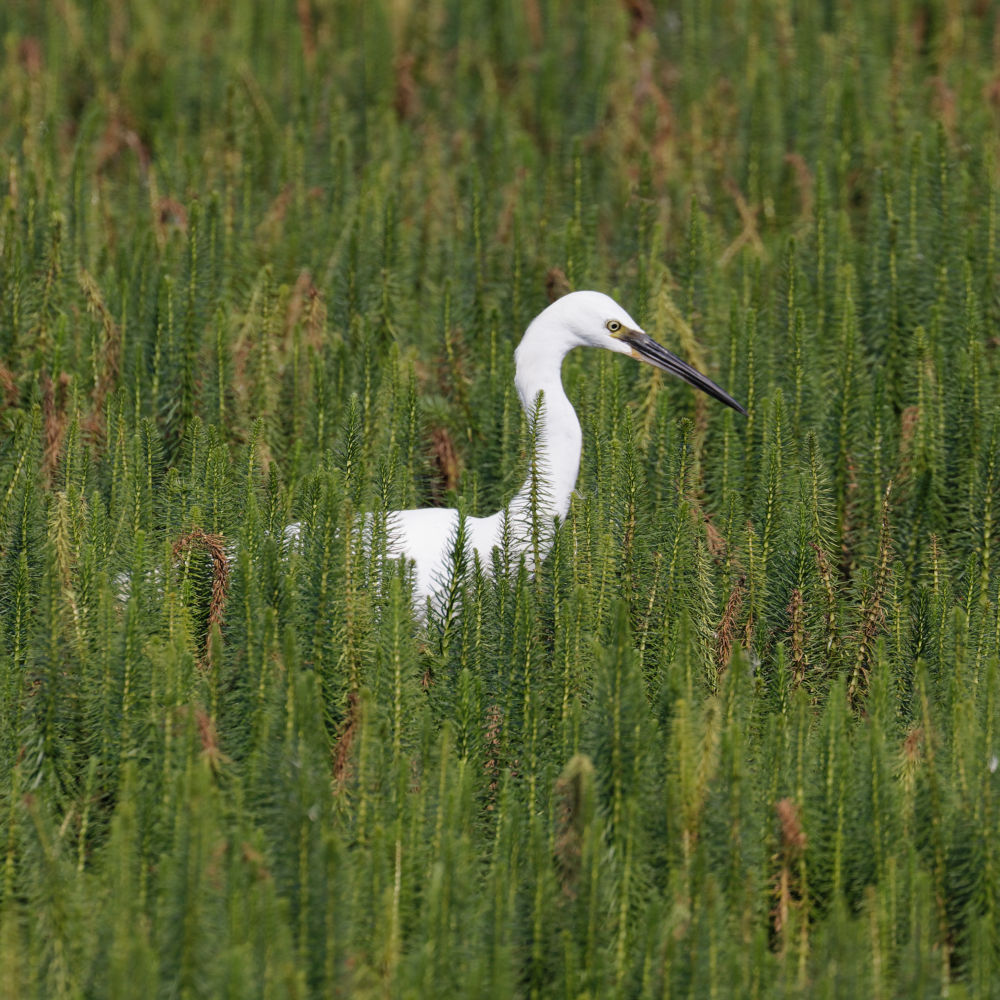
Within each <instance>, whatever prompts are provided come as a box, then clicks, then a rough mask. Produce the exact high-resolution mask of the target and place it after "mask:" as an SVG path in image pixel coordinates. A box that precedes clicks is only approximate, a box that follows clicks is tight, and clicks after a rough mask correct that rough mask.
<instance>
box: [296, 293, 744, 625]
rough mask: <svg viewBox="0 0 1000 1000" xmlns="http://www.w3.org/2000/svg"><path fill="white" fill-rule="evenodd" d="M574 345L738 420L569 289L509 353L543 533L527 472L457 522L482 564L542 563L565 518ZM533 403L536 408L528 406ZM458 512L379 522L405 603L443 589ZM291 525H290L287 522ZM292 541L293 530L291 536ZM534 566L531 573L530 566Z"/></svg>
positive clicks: (590, 299)
mask: <svg viewBox="0 0 1000 1000" xmlns="http://www.w3.org/2000/svg"><path fill="white" fill-rule="evenodd" d="M574 347H603V348H604V349H605V350H608V351H615V352H616V353H618V354H627V355H629V356H630V357H633V358H636V359H637V360H639V361H645V362H646V363H647V364H650V365H653V366H654V367H656V368H662V369H663V370H664V371H667V372H670V373H671V374H672V375H677V376H679V377H680V378H682V379H684V380H685V381H686V382H689V383H690V384H691V385H693V386H696V387H697V388H699V389H701V390H703V391H704V392H707V393H708V394H709V395H710V396H714V397H715V398H716V399H718V400H720V401H721V402H723V403H725V404H726V405H727V406H731V407H732V408H733V409H734V410H737V411H738V412H740V413H742V414H743V415H744V416H745V415H746V410H744V409H743V407H742V406H740V404H739V403H737V402H736V400H734V399H733V398H732V397H731V396H730V395H729V394H728V393H726V392H725V391H724V390H723V389H721V388H720V387H719V386H717V385H716V384H715V383H714V382H713V381H712V380H711V379H709V378H707V377H706V376H704V375H702V374H701V373H700V372H699V371H697V370H696V369H694V368H692V367H691V366H690V365H689V364H687V362H685V361H682V360H681V359H680V358H678V357H677V356H676V355H674V354H671V353H670V351H668V350H666V349H665V348H663V347H661V346H660V345H659V344H658V343H657V342H656V341H655V340H653V338H652V337H650V336H649V335H648V334H647V333H645V332H643V330H642V329H640V327H639V324H638V323H636V321H635V320H634V319H632V317H631V316H629V314H628V313H627V312H626V311H625V310H624V309H623V308H622V307H621V306H620V305H618V303H617V302H615V301H614V299H612V298H610V297H609V296H607V295H604V294H602V293H601V292H571V293H570V294H569V295H565V296H563V297H562V298H561V299H557V300H556V301H555V302H553V303H552V305H550V306H549V307H548V308H547V309H545V310H544V311H543V312H541V313H539V315H538V316H536V317H535V319H534V320H532V322H531V324H530V325H529V326H528V329H527V330H526V331H525V334H524V336H523V337H522V338H521V343H520V344H518V346H517V350H516V351H515V353H514V361H515V374H514V384H515V386H516V388H517V394H518V396H519V397H520V399H521V406H522V407H523V408H524V411H525V413H526V414H528V415H529V418H530V416H531V415H532V414H537V417H536V419H537V424H536V426H535V428H534V430H535V442H536V443H535V448H536V452H535V466H536V469H537V470H540V475H541V478H542V481H543V485H544V488H543V489H542V490H541V491H539V490H538V486H537V480H538V474H537V473H536V476H535V481H536V482H535V489H534V493H535V495H536V507H535V512H534V516H535V523H536V525H542V526H544V528H545V530H544V531H543V532H542V533H541V537H539V532H538V531H537V529H536V531H535V538H534V539H533V538H532V533H531V522H532V510H531V495H532V492H533V491H532V477H531V474H530V473H529V476H528V479H527V480H526V481H525V484H524V486H522V487H521V489H520V490H519V491H518V493H517V495H516V496H515V497H514V498H513V499H512V500H511V502H510V504H509V506H508V507H507V508H506V509H505V510H501V511H497V513H495V514H491V515H489V517H466V519H465V538H466V551H467V555H468V556H469V558H470V560H471V558H472V554H473V553H476V554H478V556H479V559H480V560H481V562H482V565H483V566H484V567H486V568H489V567H490V566H491V565H492V559H491V556H492V552H493V549H494V547H496V546H500V545H501V544H502V542H503V540H504V534H505V526H506V533H507V540H508V546H509V547H508V551H509V552H510V554H511V555H512V556H513V558H514V559H515V560H517V559H519V558H520V557H521V556H522V555H524V556H526V557H529V558H532V559H534V558H536V557H537V558H540V559H544V558H545V555H546V554H547V552H548V550H549V548H550V547H551V543H552V532H551V528H552V525H553V522H554V521H555V519H556V518H558V519H559V520H560V521H563V520H565V518H566V515H567V513H568V512H569V504H570V497H571V496H572V494H573V489H574V487H575V486H576V477H577V473H578V472H579V469H580V451H581V445H582V434H581V431H580V421H579V420H578V419H577V416H576V411H575V410H574V409H573V405H572V404H571V403H570V401H569V398H568V397H567V396H566V393H565V391H564V390H563V385H562V377H561V368H562V361H563V358H564V357H565V356H566V355H567V354H568V353H569V352H570V351H571V350H572V349H573V348H574ZM539 394H541V397H540V405H539V406H538V408H537V409H536V401H538V400H539ZM458 527H459V513H458V511H457V510H453V509H445V508H440V507H424V508H420V509H417V510H396V511H391V512H390V513H389V514H388V516H387V520H386V555H387V556H389V557H391V558H405V559H408V560H410V561H411V562H412V563H413V570H414V573H413V589H414V601H415V603H416V604H417V606H418V607H422V606H423V605H424V603H425V601H426V599H427V598H431V599H432V600H433V598H434V596H435V595H436V594H438V595H439V594H440V593H441V591H442V590H443V588H444V587H445V586H446V585H447V582H448V577H449V575H450V573H451V569H452V563H453V560H452V553H453V551H454V545H455V540H456V538H457V535H458ZM292 528H293V529H294V528H297V526H295V525H293V526H292ZM293 534H295V535H297V534H298V532H297V531H294V532H293ZM532 568H533V567H532Z"/></svg>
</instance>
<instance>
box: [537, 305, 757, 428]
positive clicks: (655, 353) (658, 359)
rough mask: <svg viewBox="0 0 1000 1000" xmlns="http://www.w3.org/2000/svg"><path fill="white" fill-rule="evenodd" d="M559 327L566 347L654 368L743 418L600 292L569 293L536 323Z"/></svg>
mask: <svg viewBox="0 0 1000 1000" xmlns="http://www.w3.org/2000/svg"><path fill="white" fill-rule="evenodd" d="M539 321H543V322H545V323H546V324H548V323H551V324H552V326H553V328H556V327H557V326H561V327H562V328H563V330H565V331H566V333H567V334H568V336H569V337H570V338H571V343H570V344H569V345H568V346H573V347H576V346H581V347H603V348H604V349H605V350H608V351H614V352H615V353H617V354H627V355H629V356H630V357H633V358H635V359H636V360H637V361H643V362H645V363H646V364H648V365H652V366H653V367H654V368H660V369H662V370H663V371H665V372H669V373H670V374H671V375H676V376H677V377H678V378H681V379H683V380H684V381H685V382H687V383H688V384H689V385H693V386H694V387H695V388H697V389H701V390H702V392H706V393H708V395H709V396H712V397H713V398H714V399H717V400H719V401H720V402H722V403H725V404H726V405H727V406H731V407H732V408H733V409H734V410H736V411H737V412H738V413H742V414H743V415H744V416H746V412H747V411H746V410H745V409H744V408H743V407H742V406H740V404H739V403H737V402H736V400H735V399H733V398H732V396H730V395H729V393H727V392H726V391H725V390H724V389H722V388H721V387H720V386H718V385H716V384H715V383H714V382H713V381H712V380H711V379H710V378H708V377H707V376H706V375H702V373H701V372H699V371H698V370H697V368H693V367H692V366H691V365H689V364H688V363H687V362H686V361H682V360H681V359H680V358H679V357H677V355H676V354H673V353H671V352H670V351H668V350H667V349H666V348H665V347H662V346H661V345H660V344H658V343H657V342H656V341H655V340H653V338H652V337H650V336H649V334H648V333H646V332H645V331H644V330H643V329H642V328H641V327H640V326H639V324H638V323H636V321H635V320H634V319H632V317H631V316H629V314H628V313H627V312H626V311H625V310H624V309H623V308H622V307H621V306H620V305H618V303H617V302H615V300H614V299H613V298H611V297H610V296H608V295H605V294H603V293H602V292H570V293H569V294H568V295H564V296H563V297H562V298H561V299H556V301H555V302H553V303H552V305H550V306H549V307H548V309H546V310H545V311H544V312H543V313H542V314H541V315H540V316H539V317H538V319H537V320H536V321H535V322H536V323H537V322H539Z"/></svg>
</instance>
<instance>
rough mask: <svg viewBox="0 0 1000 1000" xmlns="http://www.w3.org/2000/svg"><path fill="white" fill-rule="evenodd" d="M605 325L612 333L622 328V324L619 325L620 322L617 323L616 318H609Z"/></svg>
mask: <svg viewBox="0 0 1000 1000" xmlns="http://www.w3.org/2000/svg"><path fill="white" fill-rule="evenodd" d="M605 326H606V327H607V328H608V329H609V330H610V331H611V332H612V333H617V332H618V331H619V330H620V329H621V328H622V325H621V323H619V322H618V320H616V319H609V320H608V321H607V323H605Z"/></svg>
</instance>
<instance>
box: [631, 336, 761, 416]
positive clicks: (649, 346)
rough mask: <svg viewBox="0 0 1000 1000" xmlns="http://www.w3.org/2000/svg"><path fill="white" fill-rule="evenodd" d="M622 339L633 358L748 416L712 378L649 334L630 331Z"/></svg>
mask: <svg viewBox="0 0 1000 1000" xmlns="http://www.w3.org/2000/svg"><path fill="white" fill-rule="evenodd" d="M619 336H621V335H620V334H619ZM621 339H622V340H624V341H625V343H627V344H628V345H629V347H631V348H632V357H634V358H637V359H638V360H639V361H645V362H646V363H647V364H650V365H652V366H653V367H654V368H662V369H663V370H664V371H665V372H670V374H671V375H676V376H677V377H678V378H682V379H684V381H685V382H687V383H689V384H690V385H693V386H694V387H695V388H696V389H701V391H702V392H707V393H708V394H709V396H712V397H713V398H715V399H717V400H719V402H720V403H725V404H726V406H731V407H732V408H733V409H734V410H736V412H737V413H742V414H743V416H744V417H745V416H746V415H747V411H746V410H744V409H743V407H742V406H740V404H739V403H737V402H736V400H735V399H733V397H732V396H730V395H729V393H728V392H726V391H725V389H723V388H721V387H720V386H717V385H716V384H715V383H714V382H713V381H712V380H711V379H710V378H708V377H707V376H706V375H702V373H701V372H700V371H698V369H697V368H692V367H691V366H690V365H689V364H688V363H687V362H686V361H682V360H681V359H680V358H679V357H677V355H676V354H671V353H670V351H668V350H667V349H666V348H665V347H661V346H660V345H659V344H658V343H657V342H656V341H655V340H653V338H652V337H651V336H650V335H649V334H648V333H642V332H640V331H639V330H629V331H628V333H627V334H625V336H623V337H621Z"/></svg>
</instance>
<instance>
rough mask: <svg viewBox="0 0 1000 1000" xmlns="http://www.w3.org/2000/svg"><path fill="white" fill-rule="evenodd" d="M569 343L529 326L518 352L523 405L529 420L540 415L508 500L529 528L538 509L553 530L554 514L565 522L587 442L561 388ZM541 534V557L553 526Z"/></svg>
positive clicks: (516, 378)
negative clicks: (527, 459)
mask: <svg viewBox="0 0 1000 1000" xmlns="http://www.w3.org/2000/svg"><path fill="white" fill-rule="evenodd" d="M570 346H572V345H569V346H567V345H566V343H565V342H561V343H560V342H559V341H557V340H555V339H553V338H551V336H549V337H546V336H545V335H544V334H541V335H540V334H539V332H538V331H533V330H532V328H531V327H529V328H528V332H527V333H525V335H524V338H523V339H522V341H521V343H520V344H519V345H518V348H517V351H516V352H515V355H514V358H515V363H516V372H515V376H514V384H515V386H516V388H517V394H518V396H519V397H520V399H521V406H522V407H524V412H525V413H526V414H527V416H528V419H529V421H530V420H532V419H533V418H536V423H535V424H534V427H533V431H534V445H535V447H534V454H533V456H532V459H531V461H532V465H531V467H530V468H529V470H528V477H527V479H526V480H525V482H524V485H523V486H522V487H521V489H520V490H519V491H518V493H517V495H516V496H515V497H514V499H513V500H512V501H511V504H510V514H511V519H512V521H513V522H514V523H515V524H518V525H526V526H528V527H530V525H531V520H532V513H533V512H534V516H535V517H537V518H538V521H539V522H544V527H545V528H546V529H550V528H551V522H552V520H553V519H554V518H556V517H558V518H559V519H560V520H563V519H565V517H566V515H567V513H568V512H569V503H570V498H571V497H572V495H573V489H574V487H575V486H576V477H577V474H578V473H579V471H580V451H581V448H582V444H583V436H582V433H581V431H580V421H579V420H577V417H576V411H575V410H574V409H573V404H572V403H570V401H569V397H568V396H567V395H566V392H565V390H564V389H563V386H562V377H561V369H562V360H563V358H564V357H565V356H566V354H567V352H568V350H569V347H570ZM539 393H541V394H542V395H541V403H540V405H539V401H538V400H539V396H538V394H539ZM533 503H534V506H532V504H533ZM517 534H521V532H517ZM542 534H543V536H544V537H543V538H542V539H539V549H540V551H539V553H538V555H539V556H540V557H544V555H545V553H546V552H548V549H549V547H550V545H551V530H545V531H544V532H542ZM526 541H527V539H526Z"/></svg>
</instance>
